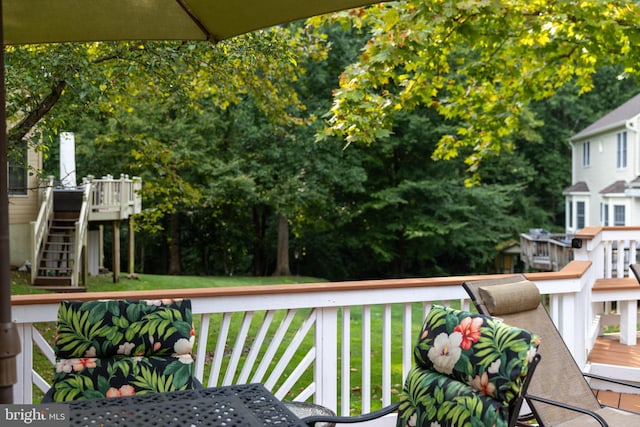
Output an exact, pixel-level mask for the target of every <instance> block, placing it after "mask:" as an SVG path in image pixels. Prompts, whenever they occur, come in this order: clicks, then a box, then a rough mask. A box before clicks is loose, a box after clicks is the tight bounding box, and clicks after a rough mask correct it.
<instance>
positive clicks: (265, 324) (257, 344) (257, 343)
mask: <svg viewBox="0 0 640 427" xmlns="http://www.w3.org/2000/svg"><path fill="white" fill-rule="evenodd" d="M274 314H275V311H274V310H269V311H267V312H265V314H264V318H263V319H262V323H261V324H260V329H259V330H258V334H257V335H256V338H255V339H254V340H253V344H252V345H251V350H249V354H248V355H247V359H246V360H245V362H244V366H243V367H242V371H241V372H240V376H239V377H238V384H246V382H247V380H248V379H249V375H250V374H251V370H252V369H253V367H254V366H255V363H256V358H257V357H258V353H259V352H260V349H261V348H262V343H263V342H264V339H265V337H266V336H267V331H268V330H269V326H271V321H272V320H273V315H274Z"/></svg>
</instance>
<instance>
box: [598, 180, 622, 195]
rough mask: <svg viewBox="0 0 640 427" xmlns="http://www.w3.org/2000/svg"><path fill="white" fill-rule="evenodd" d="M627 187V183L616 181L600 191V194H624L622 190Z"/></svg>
mask: <svg viewBox="0 0 640 427" xmlns="http://www.w3.org/2000/svg"><path fill="white" fill-rule="evenodd" d="M626 186H627V181H624V180H621V181H616V182H614V183H613V184H611V185H609V186H607V187H605V188H603V189H602V191H600V194H616V193H624V189H625V187H626Z"/></svg>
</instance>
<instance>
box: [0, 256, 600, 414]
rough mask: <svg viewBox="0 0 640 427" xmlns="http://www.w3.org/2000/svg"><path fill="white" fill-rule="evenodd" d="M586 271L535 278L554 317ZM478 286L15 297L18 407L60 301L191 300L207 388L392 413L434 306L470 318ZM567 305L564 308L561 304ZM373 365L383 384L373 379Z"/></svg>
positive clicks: (345, 285) (382, 283) (411, 283)
mask: <svg viewBox="0 0 640 427" xmlns="http://www.w3.org/2000/svg"><path fill="white" fill-rule="evenodd" d="M588 266H589V263H577V264H575V265H572V266H571V268H567V269H565V271H562V272H559V273H537V274H534V275H532V277H531V278H532V279H534V280H536V282H537V283H538V285H539V286H540V288H541V290H542V292H543V293H546V294H550V295H551V297H552V298H551V299H552V300H553V301H556V303H554V306H558V305H562V306H563V308H562V309H559V310H557V311H558V313H563V312H564V311H567V310H571V311H572V312H577V311H579V310H578V309H577V307H573V308H570V307H569V306H570V305H572V304H573V303H574V302H575V297H574V296H573V295H575V294H576V293H579V292H580V289H582V288H584V287H585V285H586V283H584V282H583V279H582V277H584V272H585V270H587V269H588ZM480 277H488V276H465V277H440V278H429V279H402V280H376V281H358V282H337V283H315V284H299V285H274V286H252V287H241V288H210V289H209V288H207V289H202V288H199V289H186V290H185V289H179V290H163V291H132V292H110V293H90V292H88V293H77V294H65V295H60V294H47V295H20V296H14V297H13V299H12V301H13V318H14V320H15V321H16V322H17V323H18V327H19V331H20V336H21V339H22V345H23V346H22V353H21V354H20V356H19V384H18V385H17V386H16V387H15V401H16V402H23V403H28V402H31V401H32V396H33V394H32V384H35V385H36V386H37V387H38V388H40V389H41V390H43V391H44V390H46V389H47V388H48V384H47V382H46V381H45V380H44V375H43V373H38V372H35V371H34V370H33V357H34V352H35V351H42V352H43V353H44V355H45V357H47V358H48V359H49V360H50V361H51V362H52V363H53V362H54V356H53V350H52V349H51V346H50V343H48V342H47V340H46V339H45V338H44V337H43V334H42V333H41V332H40V329H39V328H38V327H37V324H38V323H39V322H54V321H55V319H56V313H57V309H58V304H59V302H60V301H61V300H62V299H78V300H94V299H104V298H114V299H115V298H132V299H163V298H190V299H191V300H192V306H193V312H194V315H195V316H196V318H197V344H196V350H195V351H196V356H197V357H196V360H197V361H196V376H197V377H198V378H199V379H200V380H202V381H203V383H204V384H206V385H211V386H214V385H225V384H233V383H244V382H254V381H257V382H262V383H264V384H265V385H266V386H267V388H269V389H270V390H272V391H273V392H274V393H275V395H276V396H277V397H279V398H281V399H284V398H286V399H296V400H307V399H309V400H313V401H315V402H316V403H319V404H322V405H325V406H327V407H330V408H333V409H337V408H338V407H340V408H341V409H340V411H341V413H347V412H348V411H349V408H351V407H352V406H353V405H354V401H353V400H352V399H354V396H358V397H359V401H358V402H355V405H356V406H357V407H359V408H361V410H362V411H364V412H367V411H369V410H370V409H372V408H376V407H379V406H380V405H385V404H388V403H390V402H391V400H392V393H394V390H395V391H398V390H399V389H400V388H401V387H402V380H403V378H404V377H405V375H406V372H407V370H408V369H409V368H410V366H411V364H412V351H413V345H414V342H415V339H416V334H417V333H418V331H419V328H420V325H421V323H422V320H423V318H424V315H425V313H426V311H428V309H429V308H430V306H431V304H433V303H436V302H438V303H444V304H447V305H448V304H450V302H451V301H456V303H455V304H456V305H458V304H459V305H460V306H461V307H463V308H468V307H469V302H468V300H467V296H466V293H465V292H464V290H463V288H462V287H461V284H462V282H464V281H465V280H473V279H477V278H480ZM563 295H564V301H560V300H558V299H557V298H559V297H562V296H563ZM569 302H571V304H568V303H569ZM560 320H562V319H560ZM356 323H357V324H358V325H359V327H358V330H361V331H362V334H361V335H358V336H354V335H353V334H352V333H351V331H352V326H353V325H354V324H356ZM231 324H235V325H239V327H236V328H230V325H231ZM232 330H233V331H234V332H233V333H232V332H231V331H232ZM572 332H573V331H572ZM568 335H572V334H568ZM34 344H35V345H34ZM577 344H578V343H576V342H573V341H572V342H571V343H570V345H571V347H573V348H576V346H577ZM36 348H39V349H40V350H36ZM355 355H365V356H364V357H361V360H362V364H361V365H359V366H354V365H353V364H352V362H351V361H352V356H355ZM581 361H582V362H583V363H584V361H585V360H584V357H582V358H581ZM376 365H378V366H380V369H377V370H376V371H380V372H381V373H382V374H381V377H380V378H373V377H372V374H371V373H372V372H373V371H374V369H373V367H374V366H376ZM356 390H357V392H356Z"/></svg>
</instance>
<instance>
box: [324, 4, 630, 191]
mask: <svg viewBox="0 0 640 427" xmlns="http://www.w3.org/2000/svg"><path fill="white" fill-rule="evenodd" d="M639 13H640V6H639V5H638V3H637V2H635V1H631V0H617V1H607V0H594V1H588V2H581V3H579V4H576V2H574V1H570V0H560V1H553V2H549V1H546V0H502V1H487V0H468V1H458V2H452V1H448V0H422V1H419V0H416V1H412V0H409V1H401V2H392V3H385V4H380V5H378V6H374V7H371V8H367V9H360V10H358V11H355V12H354V11H351V12H347V13H340V14H337V15H334V18H336V17H337V19H339V20H341V21H342V22H344V24H345V25H351V26H355V27H359V28H366V29H367V30H369V31H370V34H371V37H370V39H369V40H368V41H367V43H366V45H365V46H364V48H363V51H362V54H361V56H360V58H359V60H358V61H357V62H355V63H353V64H351V65H350V66H349V67H347V69H346V70H345V71H344V73H343V74H342V76H341V78H340V88H339V89H338V90H336V91H335V94H334V103H333V106H332V109H331V116H330V118H329V121H328V123H329V127H328V128H327V130H326V134H329V135H338V136H341V137H344V138H346V141H347V142H348V143H350V142H354V141H357V142H364V143H372V142H373V141H375V140H377V139H379V138H381V137H385V136H388V135H389V133H390V132H391V130H392V124H393V121H394V120H395V118H396V116H397V113H398V111H401V110H412V109H414V108H416V107H417V106H418V105H423V106H428V107H434V108H436V109H437V111H438V112H439V114H441V115H442V116H443V117H445V118H447V119H450V120H455V121H456V126H455V128H454V129H453V130H452V132H450V133H447V134H445V135H442V137H441V138H440V140H439V143H438V147H437V148H436V149H435V151H434V157H436V158H439V159H450V158H452V157H455V156H458V155H460V154H462V155H463V156H464V157H465V162H466V164H467V166H468V169H469V170H470V171H471V172H472V174H473V175H472V179H471V182H474V181H477V179H478V178H479V175H478V169H477V168H478V166H479V164H480V162H481V160H482V159H483V158H484V157H485V156H486V155H487V154H489V153H496V152H500V151H502V150H505V149H507V150H510V149H512V148H513V143H514V140H515V139H516V138H524V139H527V138H529V137H530V136H531V134H532V132H531V131H532V125H535V123H536V122H535V121H534V120H532V117H531V114H530V111H529V105H530V103H531V101H534V100H541V99H544V98H548V97H550V96H552V95H553V94H554V93H556V91H557V90H558V88H560V87H562V86H563V85H564V84H566V83H568V82H571V81H575V82H576V84H577V85H578V86H579V87H580V89H581V91H583V92H584V91H588V90H590V89H591V88H592V86H593V82H592V79H591V76H592V75H593V74H594V73H595V71H596V69H597V67H599V66H602V65H605V64H610V63H617V64H623V65H624V72H625V73H637V72H638V68H637V64H638V63H639V59H640V58H639V55H640V52H638V50H637V49H636V48H635V47H636V46H638V44H639V43H640V21H639V20H638V16H639ZM325 19H326V18H316V20H315V22H324V20H325ZM467 148H470V150H467Z"/></svg>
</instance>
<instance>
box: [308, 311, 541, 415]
mask: <svg viewBox="0 0 640 427" xmlns="http://www.w3.org/2000/svg"><path fill="white" fill-rule="evenodd" d="M538 342H539V340H538V338H537V336H536V335H534V334H531V333H530V332H527V331H526V330H524V329H520V328H514V327H511V326H508V325H507V324H505V323H503V322H499V321H496V320H494V319H493V318H492V317H490V316H483V315H478V314H472V313H469V312H466V311H460V310H455V309H452V308H447V307H443V306H439V305H434V306H433V307H432V309H431V310H430V311H429V313H428V315H427V317H426V319H425V321H424V324H423V327H422V330H421V332H420V335H419V339H418V343H417V345H416V346H415V348H414V360H415V365H414V366H413V367H412V368H411V370H410V371H409V373H408V374H407V378H406V380H405V384H404V389H403V391H402V393H401V394H400V399H399V401H398V402H397V403H395V404H393V405H390V406H387V407H385V408H383V409H381V410H379V411H376V412H372V413H369V414H364V415H359V416H354V417H324V416H314V417H307V418H303V421H304V422H305V423H306V424H307V425H309V426H314V425H315V423H316V422H329V423H356V422H363V421H370V420H373V419H375V418H379V417H382V416H384V415H387V414H390V413H392V412H394V411H396V410H397V412H398V415H397V421H396V423H397V426H398V427H404V426H419V427H431V426H435V425H442V426H472V425H473V426H496V427H506V426H515V425H517V424H516V423H517V418H518V412H519V409H520V405H521V403H522V391H523V390H525V389H526V387H527V384H528V381H529V378H530V377H531V375H532V374H533V371H534V369H535V366H536V364H537V363H538V361H539V359H540V357H539V356H538V355H537V353H536V350H537V347H538Z"/></svg>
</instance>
